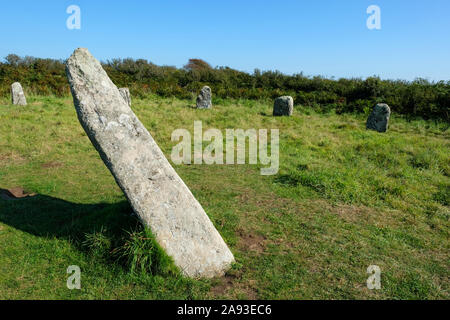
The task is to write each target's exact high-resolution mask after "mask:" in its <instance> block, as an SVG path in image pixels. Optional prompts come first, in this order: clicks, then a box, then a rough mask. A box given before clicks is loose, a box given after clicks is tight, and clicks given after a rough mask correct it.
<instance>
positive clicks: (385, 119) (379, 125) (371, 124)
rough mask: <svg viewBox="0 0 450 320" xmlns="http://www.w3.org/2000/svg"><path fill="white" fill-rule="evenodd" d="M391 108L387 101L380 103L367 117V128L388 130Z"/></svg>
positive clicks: (381, 130) (380, 130)
mask: <svg viewBox="0 0 450 320" xmlns="http://www.w3.org/2000/svg"><path fill="white" fill-rule="evenodd" d="M390 116H391V109H390V108H389V106H388V105H387V104H386V103H378V104H377V105H376V106H375V107H374V108H373V110H372V113H371V114H370V115H369V118H367V123H366V128H367V129H370V130H376V131H378V132H386V131H387V129H388V126H389V118H390Z"/></svg>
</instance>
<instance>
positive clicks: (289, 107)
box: [273, 96, 294, 116]
mask: <svg viewBox="0 0 450 320" xmlns="http://www.w3.org/2000/svg"><path fill="white" fill-rule="evenodd" d="M293 111H294V99H292V97H291V96H282V97H279V98H276V99H275V103H274V104H273V115H274V116H291V115H292V112H293Z"/></svg>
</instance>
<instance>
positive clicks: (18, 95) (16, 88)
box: [11, 82, 27, 106]
mask: <svg viewBox="0 0 450 320" xmlns="http://www.w3.org/2000/svg"><path fill="white" fill-rule="evenodd" d="M11 100H12V104H14V105H19V106H26V105H27V99H26V98H25V94H24V93H23V89H22V86H21V84H20V83H18V82H14V83H13V84H12V85H11Z"/></svg>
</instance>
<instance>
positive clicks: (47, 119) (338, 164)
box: [0, 97, 450, 299]
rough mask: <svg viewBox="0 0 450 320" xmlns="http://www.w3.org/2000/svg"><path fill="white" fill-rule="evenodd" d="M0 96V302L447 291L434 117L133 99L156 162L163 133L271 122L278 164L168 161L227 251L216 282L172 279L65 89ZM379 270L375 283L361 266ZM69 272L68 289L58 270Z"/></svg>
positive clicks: (439, 126) (443, 190) (448, 165)
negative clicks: (372, 120) (26, 194)
mask: <svg viewBox="0 0 450 320" xmlns="http://www.w3.org/2000/svg"><path fill="white" fill-rule="evenodd" d="M28 100H29V106H27V107H17V106H11V105H9V104H8V103H9V102H8V101H6V100H5V99H3V100H1V99H0V188H3V189H8V188H12V187H15V186H21V187H23V188H24V189H26V190H28V191H30V192H35V193H37V194H38V196H36V197H32V198H27V199H23V200H16V201H6V200H2V199H0V243H1V248H0V299H19V298H24V299H201V298H207V299H209V298H226V299H228V298H238V299H243V298H248V299H255V298H260V299H448V298H449V297H450V294H449V289H450V288H449V287H450V286H449V276H450V272H449V270H450V268H449V267H450V266H449V261H450V260H449V252H450V251H449V244H450V241H449V203H448V201H449V198H450V195H449V190H450V177H449V175H450V140H449V129H448V124H445V123H434V122H428V121H423V120H415V121H410V122H408V121H406V120H404V119H403V118H400V117H397V116H396V115H395V114H394V115H393V116H392V118H391V121H390V130H389V131H388V132H387V133H385V134H380V133H377V132H372V131H366V130H365V118H366V115H351V114H344V115H336V114H333V113H328V114H317V113H314V112H312V111H311V110H308V109H307V108H301V107H298V106H296V110H295V112H294V116H292V117H283V118H281V117H276V118H275V117H272V116H271V111H272V110H271V105H269V104H267V103H264V102H255V101H245V100H243V101H230V100H224V101H218V103H219V104H217V105H215V106H214V109H213V110H206V111H205V110H196V109H194V108H191V106H192V105H193V104H194V103H193V102H192V101H183V100H177V99H162V98H157V97H149V98H147V99H143V100H136V99H135V100H134V101H133V109H134V111H135V112H136V114H137V115H138V117H139V118H140V119H141V121H142V122H143V123H144V125H145V126H146V127H147V129H148V130H149V131H150V133H151V134H152V135H153V137H154V138H155V140H156V141H157V142H158V144H159V146H160V147H161V148H162V150H163V152H164V153H165V154H166V156H168V158H169V159H170V153H171V149H172V147H173V146H174V145H175V144H176V143H174V142H171V133H172V131H173V130H175V129H177V128H186V129H188V130H189V131H191V132H192V131H193V122H194V120H202V121H203V129H204V130H206V129H208V128H218V129H220V130H222V132H224V130H225V129H226V128H242V129H248V128H256V129H259V128H267V129H270V128H278V129H279V130H280V171H279V173H278V174H277V175H274V176H261V175H260V174H259V169H260V166H259V165H179V166H174V167H175V169H176V171H177V172H178V173H179V175H180V176H181V177H182V179H183V180H184V181H185V182H186V184H187V185H188V186H189V187H190V189H191V190H192V192H193V193H194V195H195V196H196V197H197V199H198V200H199V201H200V203H201V204H202V205H203V207H204V209H205V210H206V212H207V213H208V215H209V216H210V218H211V220H212V221H213V223H214V225H215V226H216V228H217V229H218V230H219V232H220V233H221V235H222V236H223V237H224V239H225V241H226V242H227V244H228V245H229V246H230V248H231V250H232V251H233V253H234V254H235V257H236V260H237V262H236V264H235V265H234V266H233V268H232V269H231V270H230V271H229V272H228V274H227V275H226V277H224V278H220V279H212V280H191V279H186V278H184V277H182V276H180V274H179V273H178V271H177V270H176V268H175V267H174V266H173V263H172V262H171V259H170V258H168V257H167V256H166V255H165V253H164V252H162V250H161V249H160V248H159V246H158V245H157V243H155V241H154V240H153V236H152V235H151V233H150V232H149V230H145V229H144V228H143V227H142V226H141V225H140V224H139V222H138V221H137V219H136V218H135V217H134V216H132V214H131V213H132V210H131V208H130V206H129V205H128V203H127V202H126V199H125V197H124V195H123V194H122V192H121V191H120V189H119V188H118V187H117V185H116V184H115V182H114V179H113V177H112V176H111V174H110V173H109V171H108V170H107V169H106V167H105V166H104V164H103V163H102V161H101V160H100V157H99V156H98V154H97V152H96V151H95V150H94V148H93V146H92V145H91V143H90V142H89V139H88V138H87V136H86V134H85V133H84V131H83V130H82V128H81V126H80V124H79V122H78V120H77V118H76V113H75V110H74V107H73V104H72V100H71V98H64V99H61V98H54V97H29V99H28ZM372 264H375V265H378V266H380V268H381V272H382V274H381V290H373V291H372V290H368V289H367V287H366V279H367V277H368V276H369V275H367V274H366V269H367V267H368V266H369V265H372ZM69 265H78V266H80V267H81V270H82V276H81V286H82V288H81V290H68V289H67V287H66V280H67V277H68V276H69V275H68V274H66V269H67V267H68V266H69Z"/></svg>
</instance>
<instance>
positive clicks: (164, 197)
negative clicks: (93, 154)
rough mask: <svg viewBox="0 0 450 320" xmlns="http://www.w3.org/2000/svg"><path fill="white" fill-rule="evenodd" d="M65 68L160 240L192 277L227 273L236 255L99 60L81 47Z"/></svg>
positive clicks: (107, 158) (115, 169)
mask: <svg viewBox="0 0 450 320" xmlns="http://www.w3.org/2000/svg"><path fill="white" fill-rule="evenodd" d="M66 73H67V76H68V79H69V83H70V87H71V91H72V95H73V100H74V104H75V109H76V111H77V114H78V119H79V121H80V123H81V125H82V126H83V128H84V130H85V131H86V133H87V135H88V136H89V138H90V140H91V142H92V143H93V145H94V146H95V148H96V149H97V151H98V152H99V154H100V156H101V158H102V159H103V161H104V162H105V164H106V166H107V167H108V168H109V170H110V171H111V173H112V174H113V176H114V178H115V179H116V182H117V184H118V185H119V186H120V188H121V189H122V190H123V192H124V193H125V195H126V197H127V199H128V201H129V202H130V204H131V206H132V208H133V209H134V211H135V213H136V214H137V215H138V216H139V217H140V219H141V220H142V221H143V223H144V224H146V225H148V226H149V227H150V228H151V230H152V232H153V234H154V235H155V237H156V240H157V241H158V243H159V244H160V245H161V246H162V247H163V248H164V249H165V250H166V252H167V254H168V255H169V256H171V257H172V258H173V259H174V262H175V264H176V265H177V266H178V267H179V268H180V270H181V271H182V272H183V273H184V274H185V275H187V276H189V277H195V278H198V277H214V276H220V275H223V274H224V272H225V271H226V270H227V269H228V268H229V267H230V265H231V263H232V262H233V261H234V257H233V254H232V253H231V251H230V250H229V249H228V247H227V245H226V244H225V242H224V241H223V239H222V237H221V236H220V234H219V232H218V231H217V230H216V228H215V227H214V225H213V224H212V222H211V221H210V219H209V218H208V216H207V215H206V213H205V211H204V210H203V208H202V206H201V205H200V204H199V202H198V201H197V200H196V199H195V198H194V196H193V195H192V193H191V191H190V190H189V188H188V187H187V186H186V185H185V184H184V182H183V181H182V180H181V178H180V177H179V176H178V174H177V173H176V172H175V170H174V169H173V168H172V166H171V165H170V163H169V162H168V161H167V159H166V157H165V156H164V154H163V153H162V151H161V150H160V148H159V147H158V145H157V144H156V142H155V141H154V140H153V138H152V136H151V135H150V134H149V132H148V131H147V129H146V128H145V127H144V126H143V125H142V123H141V122H140V121H139V119H138V118H137V117H136V115H135V114H134V113H133V111H132V110H131V109H130V107H129V106H128V105H127V103H126V102H125V100H124V99H123V98H122V96H121V95H120V93H119V90H118V89H117V87H116V86H115V85H114V84H113V83H112V81H111V80H110V79H109V78H108V76H107V74H106V72H105V71H104V70H103V69H102V67H101V65H100V63H99V62H98V61H97V60H96V59H95V58H94V57H93V56H92V55H91V54H90V53H89V51H88V50H87V49H82V48H81V49H77V50H75V52H74V53H73V55H72V56H71V57H70V58H69V60H68V61H67V66H66Z"/></svg>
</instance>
